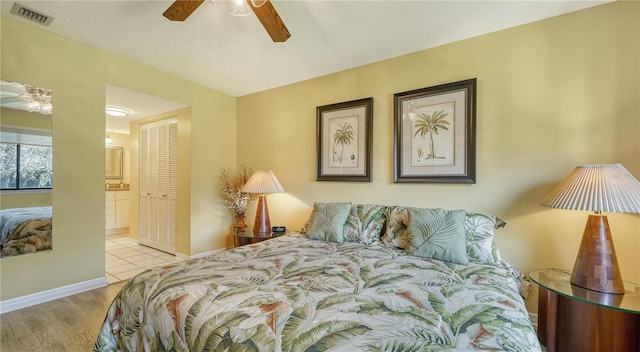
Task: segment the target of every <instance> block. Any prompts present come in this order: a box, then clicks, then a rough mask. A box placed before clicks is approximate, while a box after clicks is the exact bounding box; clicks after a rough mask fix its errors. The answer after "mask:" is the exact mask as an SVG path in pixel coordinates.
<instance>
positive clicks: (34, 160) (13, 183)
mask: <svg viewBox="0 0 640 352" xmlns="http://www.w3.org/2000/svg"><path fill="white" fill-rule="evenodd" d="M52 111H53V105H52V95H51V90H49V89H44V88H38V87H34V86H30V85H26V84H20V83H16V82H9V81H4V80H0V114H1V115H2V119H1V120H0V197H1V198H2V201H1V202H0V258H3V257H9V256H17V255H23V254H29V253H36V252H43V251H50V250H51V249H52V237H53V236H52V199H51V196H52V176H53V175H52V165H53V163H52V156H53V146H52V128H51V116H50V115H51V113H52Z"/></svg>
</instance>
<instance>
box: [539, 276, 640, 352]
mask: <svg viewBox="0 0 640 352" xmlns="http://www.w3.org/2000/svg"><path fill="white" fill-rule="evenodd" d="M529 277H530V278H531V280H533V282H535V283H536V284H537V285H538V286H539V295H538V338H539V339H540V341H541V342H542V344H544V345H545V346H546V347H547V351H548V352H555V351H560V352H564V351H581V352H605V351H606V352H611V351H615V352H627V351H629V352H631V351H633V352H638V351H640V285H638V284H635V283H631V282H626V281H625V282H624V286H625V294H623V295H614V294H609V293H601V292H597V291H591V290H587V289H584V288H581V287H578V286H575V285H572V284H571V282H570V279H571V271H570V270H560V269H538V270H533V271H531V272H530V273H529Z"/></svg>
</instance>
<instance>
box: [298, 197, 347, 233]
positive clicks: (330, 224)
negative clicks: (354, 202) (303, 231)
mask: <svg viewBox="0 0 640 352" xmlns="http://www.w3.org/2000/svg"><path fill="white" fill-rule="evenodd" d="M350 210H351V203H314V204H313V212H312V213H311V221H310V223H309V229H308V230H307V236H309V238H310V239H312V240H323V241H330V242H338V243H342V242H344V224H345V223H346V222H347V217H348V216H349V211H350Z"/></svg>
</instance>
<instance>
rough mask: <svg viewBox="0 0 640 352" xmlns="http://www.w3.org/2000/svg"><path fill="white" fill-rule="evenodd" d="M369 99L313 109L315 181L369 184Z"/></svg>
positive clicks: (371, 115) (371, 102)
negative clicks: (314, 110) (314, 113)
mask: <svg viewBox="0 0 640 352" xmlns="http://www.w3.org/2000/svg"><path fill="white" fill-rule="evenodd" d="M372 121H373V98H365V99H359V100H353V101H347V102H342V103H336V104H331V105H323V106H318V107H317V108H316V133H317V135H316V153H317V156H316V181H362V182H370V181H371V147H372V144H371V138H372Z"/></svg>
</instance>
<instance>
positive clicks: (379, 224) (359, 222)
mask: <svg viewBox="0 0 640 352" xmlns="http://www.w3.org/2000/svg"><path fill="white" fill-rule="evenodd" d="M385 211H386V207H385V206H384V205H375V204H353V205H352V206H351V212H350V213H349V216H348V217H347V223H346V224H345V225H344V241H345V242H358V243H363V244H377V243H379V242H380V237H381V235H382V233H383V232H384V227H385V223H386V219H387V217H386V215H385Z"/></svg>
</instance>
